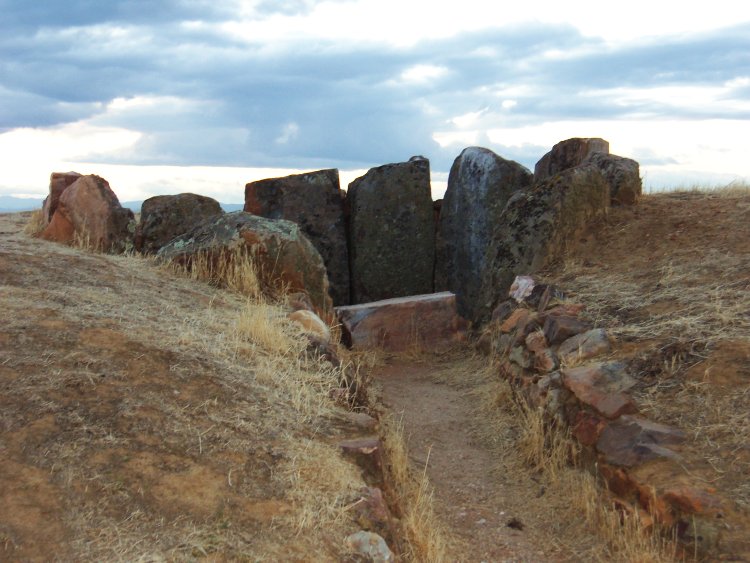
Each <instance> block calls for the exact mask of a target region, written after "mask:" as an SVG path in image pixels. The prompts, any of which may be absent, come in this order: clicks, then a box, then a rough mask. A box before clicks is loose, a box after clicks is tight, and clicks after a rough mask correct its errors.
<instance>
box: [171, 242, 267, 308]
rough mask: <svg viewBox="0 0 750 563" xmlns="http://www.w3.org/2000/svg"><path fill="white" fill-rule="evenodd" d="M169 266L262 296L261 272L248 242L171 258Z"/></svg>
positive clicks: (189, 275)
mask: <svg viewBox="0 0 750 563" xmlns="http://www.w3.org/2000/svg"><path fill="white" fill-rule="evenodd" d="M168 267H170V268H172V269H173V270H174V271H176V272H178V273H180V274H183V275H186V276H188V277H189V278H190V279H193V280H198V281H204V282H208V283H210V284H212V285H215V286H216V287H221V288H228V289H230V290H232V291H236V292H237V293H241V294H243V295H247V296H249V297H253V298H259V297H261V294H262V291H261V282H260V275H259V272H258V269H257V267H256V265H255V264H254V262H253V259H252V257H251V256H250V254H249V253H248V251H247V249H246V247H245V246H236V247H234V248H232V249H230V250H227V251H225V252H223V253H220V254H219V255H217V254H216V253H215V252H210V251H204V252H198V253H196V254H195V255H193V256H191V257H189V258H183V259H181V260H178V261H174V262H171V263H170V264H169V265H168Z"/></svg>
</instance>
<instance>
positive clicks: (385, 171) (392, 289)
mask: <svg viewBox="0 0 750 563" xmlns="http://www.w3.org/2000/svg"><path fill="white" fill-rule="evenodd" d="M347 199H348V202H349V208H350V213H351V216H350V230H349V241H350V243H349V253H350V264H351V279H352V303H367V302H370V301H379V300H382V299H390V298H394V297H405V296H408V295H419V294H424V293H432V291H433V280H432V278H433V268H434V263H435V225H434V216H433V213H434V212H433V207H432V197H431V195H430V162H429V161H428V160H427V159H426V158H422V157H414V158H412V159H411V160H409V162H402V163H398V164H386V165H384V166H379V167H377V168H372V169H371V170H369V171H368V172H367V174H365V175H364V176H362V177H361V178H357V179H356V180H354V181H353V182H352V183H351V184H349V193H348V198H347Z"/></svg>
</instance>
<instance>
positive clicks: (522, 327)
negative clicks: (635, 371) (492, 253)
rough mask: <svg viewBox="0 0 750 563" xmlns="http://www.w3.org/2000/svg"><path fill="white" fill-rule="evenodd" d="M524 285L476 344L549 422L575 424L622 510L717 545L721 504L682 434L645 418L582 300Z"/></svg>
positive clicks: (523, 281) (631, 381)
mask: <svg viewBox="0 0 750 563" xmlns="http://www.w3.org/2000/svg"><path fill="white" fill-rule="evenodd" d="M521 286H523V287H525V288H527V290H526V291H525V292H521V293H518V292H515V293H514V294H515V295H516V297H517V298H511V299H509V300H506V301H504V302H502V303H501V304H500V305H498V307H497V308H496V309H495V311H493V315H492V319H491V321H490V322H489V323H488V325H487V326H486V327H485V329H484V331H483V333H482V335H481V337H480V338H479V340H478V341H477V347H478V348H479V349H480V350H482V351H483V352H484V353H486V354H489V355H491V356H492V358H493V361H494V362H495V364H496V365H497V368H498V371H499V374H500V376H501V377H503V378H504V379H506V380H508V381H509V382H510V383H511V385H512V386H513V387H514V388H515V389H516V390H517V391H518V392H519V393H520V394H521V395H522V396H523V397H524V398H525V400H527V401H528V403H529V404H530V405H531V406H532V407H534V408H538V409H541V410H542V411H543V412H544V413H545V417H546V418H547V420H548V421H549V422H553V421H554V423H555V424H557V425H558V426H559V427H568V428H570V429H571V433H572V435H573V437H575V439H576V440H577V441H578V442H579V443H580V444H581V445H582V446H584V447H585V448H586V451H587V452H588V457H589V458H590V461H591V463H592V465H593V466H594V467H596V468H597V470H598V471H599V473H600V475H601V476H602V477H603V478H604V480H605V481H606V483H607V485H608V487H609V489H610V491H612V492H613V493H614V494H616V495H617V496H618V497H620V498H621V499H622V500H623V501H625V503H624V504H623V506H637V507H639V509H640V510H641V511H642V515H643V516H644V518H646V519H650V518H653V519H655V520H656V521H658V522H659V523H661V524H663V525H666V526H676V529H677V530H678V531H680V530H681V532H680V533H683V537H682V539H685V538H686V537H687V536H690V539H691V541H692V540H695V538H696V537H698V536H699V535H700V538H701V539H700V541H701V542H702V544H701V546H702V548H708V549H710V547H711V546H712V545H713V544H714V543H715V542H716V541H717V535H718V533H719V527H720V526H719V524H720V521H717V518H718V519H720V518H721V516H722V510H723V503H722V501H721V500H720V499H719V498H718V497H716V496H714V495H713V494H712V493H711V491H709V490H707V489H706V488H705V487H704V486H703V485H701V484H700V483H695V482H692V480H691V479H690V475H689V473H686V470H685V469H684V467H686V465H687V461H686V460H685V459H684V458H683V455H682V448H683V446H684V444H685V442H686V438H687V436H686V434H685V432H683V431H682V430H680V429H678V428H675V427H672V426H668V425H665V424H661V423H657V422H654V421H652V420H649V419H647V418H645V417H643V416H641V415H640V414H639V412H638V406H637V404H636V402H635V400H634V398H633V396H632V395H631V393H629V391H630V390H632V389H633V388H634V387H635V386H636V385H637V383H638V382H637V381H636V379H635V378H634V377H632V376H631V375H630V374H629V372H628V366H627V364H626V363H624V362H622V361H615V360H612V359H607V357H606V356H607V355H608V354H609V353H610V352H611V350H612V347H611V342H610V339H609V337H608V335H607V332H606V331H605V330H603V329H601V328H595V327H593V326H592V324H591V322H590V321H588V320H586V319H585V318H584V317H583V315H582V312H583V310H584V307H583V305H582V304H578V303H571V302H569V301H567V300H566V299H565V298H564V296H563V295H562V294H561V292H560V291H558V290H556V289H555V288H554V287H551V286H546V285H543V284H541V285H536V284H534V283H533V281H532V280H530V278H520V279H517V280H516V281H515V283H514V284H513V289H514V290H515V289H517V288H518V287H521ZM529 287H532V288H533V289H531V290H530V291H528V288H529ZM691 534H692V535H691Z"/></svg>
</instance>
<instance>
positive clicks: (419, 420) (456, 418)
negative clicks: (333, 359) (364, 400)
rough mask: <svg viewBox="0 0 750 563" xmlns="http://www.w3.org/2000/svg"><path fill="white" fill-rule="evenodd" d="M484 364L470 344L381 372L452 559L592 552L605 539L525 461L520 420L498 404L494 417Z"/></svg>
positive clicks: (586, 556) (568, 557)
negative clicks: (518, 447)
mask: <svg viewBox="0 0 750 563" xmlns="http://www.w3.org/2000/svg"><path fill="white" fill-rule="evenodd" d="M487 364H488V361H487V359H486V358H473V357H471V355H470V353H469V352H466V353H463V354H459V355H458V356H453V357H451V358H449V359H441V358H437V357H436V358H434V359H433V358H429V359H427V360H424V361H409V360H391V361H389V362H388V363H387V364H386V365H384V366H381V367H380V368H379V369H378V371H377V373H376V375H375V382H376V385H377V386H378V387H379V388H380V391H381V399H382V402H383V404H384V406H385V407H386V408H387V409H388V410H389V411H391V413H392V414H393V415H394V416H395V418H396V419H397V420H398V419H401V420H402V422H403V427H404V434H405V437H406V439H407V442H408V449H409V456H410V460H411V461H412V463H413V464H414V468H415V469H417V470H423V469H424V467H425V465H426V466H427V469H426V473H427V476H428V479H429V481H430V483H431V485H432V487H433V488H434V493H433V494H434V504H435V509H436V512H437V514H438V516H439V518H440V520H441V521H442V522H443V523H444V524H445V525H446V527H447V528H448V529H449V532H450V534H449V535H450V537H451V539H452V540H455V543H456V545H455V546H454V553H452V554H451V560H456V561H458V560H461V561H477V562H479V561H487V562H499V561H535V562H536V561H580V560H591V559H592V555H593V554H592V551H598V549H597V547H598V545H597V544H598V541H597V540H596V539H595V538H593V537H591V535H590V533H588V532H587V531H586V530H585V527H584V524H583V518H582V517H580V519H579V521H576V519H575V518H573V519H571V518H570V517H569V516H567V515H566V516H563V515H562V514H561V511H563V512H564V511H566V510H568V507H566V506H560V500H561V499H556V498H551V497H553V496H554V495H552V494H549V493H547V489H546V487H545V484H544V481H543V478H541V477H540V476H538V475H535V474H533V473H532V471H531V470H530V469H529V468H528V466H525V465H524V463H523V461H522V460H521V459H520V455H519V454H518V453H517V452H516V451H515V449H514V446H513V442H514V440H515V434H516V433H517V428H514V423H515V422H516V421H514V420H510V419H508V418H507V416H508V415H506V418H505V420H503V417H502V415H501V414H500V413H499V411H498V414H499V417H498V418H497V419H495V420H494V421H491V420H488V419H487V412H486V410H484V411H483V408H482V403H483V401H486V400H487V399H488V398H489V397H488V395H490V394H491V388H490V387H488V386H487V385H488V383H487V375H488V373H489V372H488V366H487ZM490 385H491V384H490ZM483 394H484V397H482V395H483ZM485 405H486V403H485ZM572 546H574V547H572ZM587 552H588V553H587ZM593 558H596V557H595V556H593Z"/></svg>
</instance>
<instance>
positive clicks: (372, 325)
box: [336, 291, 466, 351]
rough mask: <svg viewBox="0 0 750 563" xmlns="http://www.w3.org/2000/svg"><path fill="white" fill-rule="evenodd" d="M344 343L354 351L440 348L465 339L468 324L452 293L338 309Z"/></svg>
mask: <svg viewBox="0 0 750 563" xmlns="http://www.w3.org/2000/svg"><path fill="white" fill-rule="evenodd" d="M336 314H337V315H338V318H339V321H340V322H341V326H342V330H343V333H344V342H345V343H346V344H347V345H348V346H351V347H353V348H358V349H365V348H383V349H385V350H389V351H403V350H408V349H410V348H413V347H417V348H424V347H426V348H430V349H434V348H439V347H441V346H445V345H446V344H450V343H453V342H457V341H461V340H463V339H464V338H465V329H466V322H465V321H464V320H463V319H461V317H459V316H458V314H457V312H456V297H455V295H454V294H452V293H449V292H447V291H446V292H443V293H431V294H427V295H415V296H412V297H400V298H397V299H386V300H383V301H374V302H372V303H363V304H360V305H350V306H347V307H337V308H336Z"/></svg>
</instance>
